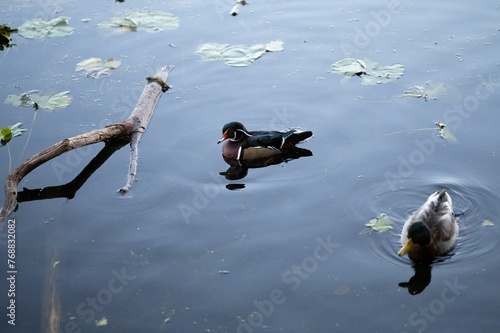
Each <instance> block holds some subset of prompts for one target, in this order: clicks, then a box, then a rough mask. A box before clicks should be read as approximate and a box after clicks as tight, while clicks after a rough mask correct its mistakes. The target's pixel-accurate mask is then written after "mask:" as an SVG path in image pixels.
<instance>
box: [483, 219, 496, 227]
mask: <svg viewBox="0 0 500 333" xmlns="http://www.w3.org/2000/svg"><path fill="white" fill-rule="evenodd" d="M494 225H495V224H494V223H493V222H491V221H490V220H483V223H481V226H483V227H492V226H494Z"/></svg>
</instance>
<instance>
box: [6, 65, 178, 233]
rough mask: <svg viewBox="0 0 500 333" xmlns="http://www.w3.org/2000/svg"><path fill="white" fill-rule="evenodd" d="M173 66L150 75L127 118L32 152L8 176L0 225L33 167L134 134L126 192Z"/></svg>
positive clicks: (14, 204)
mask: <svg viewBox="0 0 500 333" xmlns="http://www.w3.org/2000/svg"><path fill="white" fill-rule="evenodd" d="M172 69H173V67H172V66H165V67H163V68H161V69H160V71H159V72H158V73H157V75H156V76H155V77H148V78H147V80H148V83H147V84H146V86H145V87H144V90H143V92H142V94H141V97H140V98H139V100H138V101H137V105H136V107H135V108H134V110H133V111H132V113H131V114H130V116H129V117H128V118H127V119H126V120H124V121H122V122H120V123H116V124H113V125H109V126H106V127H104V128H102V129H98V130H94V131H91V132H88V133H84V134H81V135H77V136H74V137H71V138H67V139H64V140H61V141H59V142H57V143H56V144H54V145H52V146H50V147H49V148H47V149H44V150H42V151H41V152H39V153H37V154H35V155H33V156H32V157H30V158H29V159H27V160H26V161H25V162H24V163H23V164H21V165H20V166H18V167H17V168H16V169H15V170H14V171H13V172H12V173H11V174H10V175H9V176H7V180H6V181H5V186H4V191H5V200H4V204H3V207H2V209H1V210H0V229H1V227H2V225H3V222H4V221H5V220H6V219H7V217H8V216H9V214H10V213H11V212H12V211H13V210H14V208H15V207H16V204H17V187H18V185H19V183H20V182H21V180H22V179H23V178H24V177H25V176H26V175H27V174H29V173H30V172H31V171H33V170H34V169H36V168H37V167H39V166H40V165H42V164H44V163H45V162H47V161H50V160H51V159H53V158H55V157H57V156H59V155H61V154H63V153H65V152H68V151H70V150H73V149H76V148H81V147H85V146H88V145H91V144H94V143H97V142H107V141H110V140H116V139H118V138H121V137H125V136H131V143H130V145H131V159H130V167H129V175H128V180H127V184H126V185H125V187H123V188H122V189H120V193H126V192H127V191H128V190H129V189H130V187H131V186H132V183H133V182H134V180H135V174H136V170H137V158H138V156H137V155H138V154H137V144H138V143H139V139H140V137H141V135H142V133H143V132H144V131H145V130H146V127H147V126H148V124H149V120H150V119H151V116H152V114H153V110H154V108H155V106H156V103H157V102H158V99H159V98H160V96H161V93H162V92H164V91H167V89H168V86H167V83H166V82H167V78H168V74H169V73H170V71H171V70H172Z"/></svg>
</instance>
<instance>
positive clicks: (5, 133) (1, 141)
mask: <svg viewBox="0 0 500 333" xmlns="http://www.w3.org/2000/svg"><path fill="white" fill-rule="evenodd" d="M11 139H12V131H11V129H10V127H3V128H0V145H1V146H5V145H6V144H7V143H8V142H9V141H10V140H11Z"/></svg>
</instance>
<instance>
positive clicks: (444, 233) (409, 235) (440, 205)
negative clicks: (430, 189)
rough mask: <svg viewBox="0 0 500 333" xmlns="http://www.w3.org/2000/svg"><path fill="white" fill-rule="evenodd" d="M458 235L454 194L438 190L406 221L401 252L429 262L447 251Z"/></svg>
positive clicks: (413, 258) (416, 259)
mask: <svg viewBox="0 0 500 333" xmlns="http://www.w3.org/2000/svg"><path fill="white" fill-rule="evenodd" d="M457 237H458V224H457V221H456V220H455V214H454V213H453V207H452V201H451V197H450V196H449V195H448V193H446V190H439V191H437V192H436V193H433V194H431V195H430V196H429V199H427V201H426V202H425V203H424V204H423V205H422V206H421V207H420V208H419V209H418V210H417V211H416V212H415V213H413V215H412V216H410V218H408V220H407V221H406V223H405V224H404V226H403V231H402V232H401V245H402V246H403V247H402V248H401V250H399V252H398V255H400V256H404V255H405V254H408V256H409V257H410V259H412V260H414V261H429V260H432V258H434V257H435V256H437V255H440V254H443V253H446V252H448V251H449V250H450V249H451V248H452V247H453V245H454V244H455V242H456V240H457Z"/></svg>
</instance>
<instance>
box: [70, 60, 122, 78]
mask: <svg viewBox="0 0 500 333" xmlns="http://www.w3.org/2000/svg"><path fill="white" fill-rule="evenodd" d="M120 65H121V61H119V60H114V59H113V58H109V59H106V61H105V62H102V60H101V59H100V58H88V59H85V60H83V61H80V62H79V63H78V64H76V68H75V71H77V72H79V71H84V74H85V76H87V77H91V78H94V79H99V78H103V77H106V76H109V75H111V72H112V71H113V69H116V68H118V67H120Z"/></svg>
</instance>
